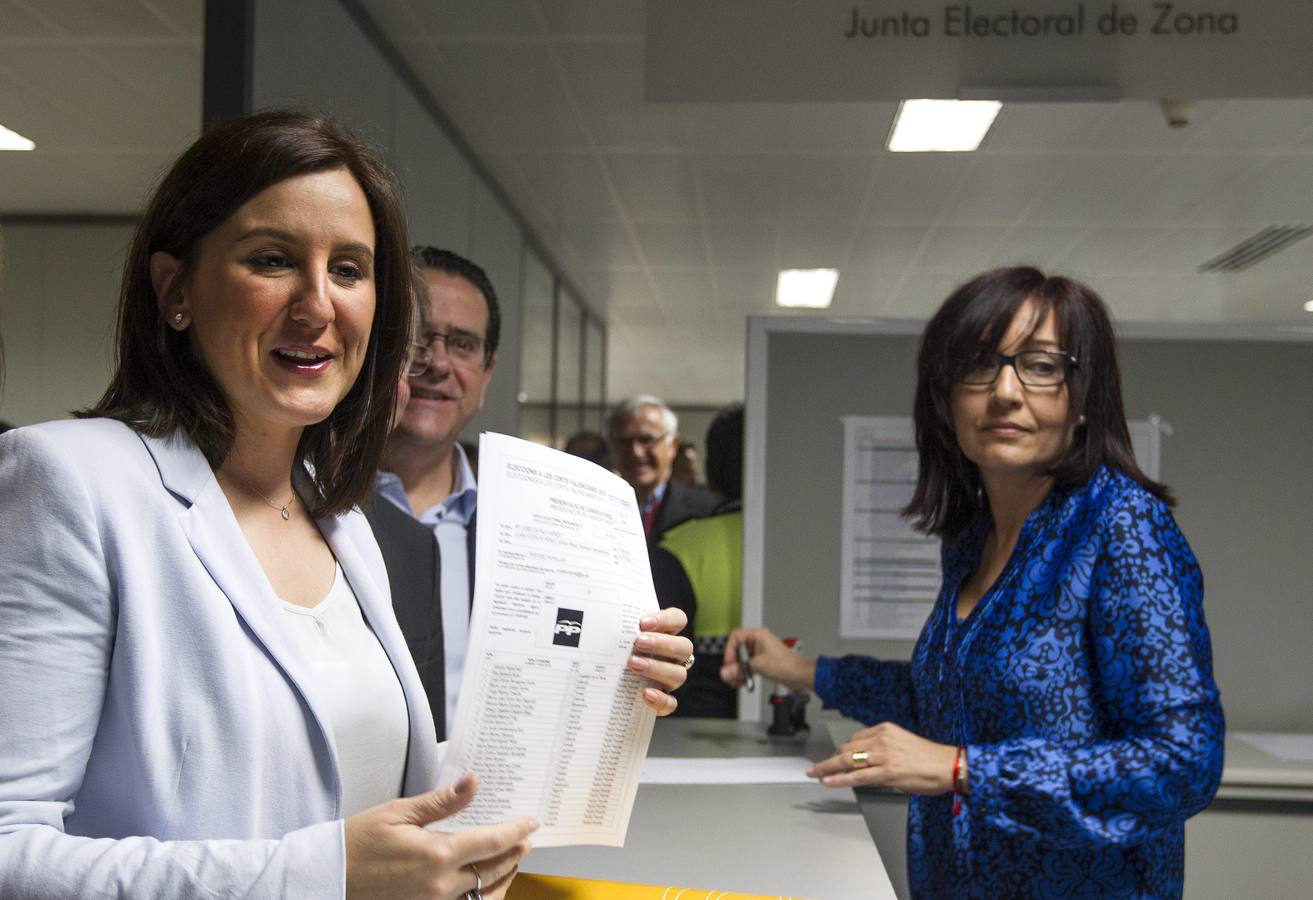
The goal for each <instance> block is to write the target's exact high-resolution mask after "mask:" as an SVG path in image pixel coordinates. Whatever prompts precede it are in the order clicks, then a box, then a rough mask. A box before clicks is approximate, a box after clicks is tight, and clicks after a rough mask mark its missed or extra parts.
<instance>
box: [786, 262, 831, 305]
mask: <svg viewBox="0 0 1313 900" xmlns="http://www.w3.org/2000/svg"><path fill="white" fill-rule="evenodd" d="M838 283H839V270H838V269H781V270H780V277H779V278H778V279H777V280H776V282H775V304H776V305H777V306H805V307H808V308H810V309H825V308H826V307H828V306H829V305H830V301H831V300H833V299H834V286H835V285H836V284H838Z"/></svg>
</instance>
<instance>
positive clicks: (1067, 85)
mask: <svg viewBox="0 0 1313 900" xmlns="http://www.w3.org/2000/svg"><path fill="white" fill-rule="evenodd" d="M646 38H647V46H646V68H647V99H648V100H650V101H657V102H660V101H676V102H704V101H705V102H734V101H776V102H806V101H827V100H834V101H861V100H902V99H907V98H915V97H930V98H934V97H946V98H955V97H974V98H986V97H991V96H992V98H993V99H1000V100H1021V99H1034V100H1044V99H1051V100H1069V99H1106V100H1112V99H1117V98H1119V97H1121V98H1144V99H1160V98H1163V97H1178V98H1188V99H1203V98H1223V97H1293V96H1308V95H1313V65H1310V64H1309V61H1308V54H1309V49H1308V48H1309V47H1310V46H1313V3H1310V2H1308V0H1294V2H1292V0H1092V2H1063V0H1012V2H1007V0H1002V2H1000V0H975V2H970V3H964V2H943V0H938V2H918V0H903V2H897V0H894V2H890V0H877V2H857V3H854V2H852V0H647V29H646Z"/></svg>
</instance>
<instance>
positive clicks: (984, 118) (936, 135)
mask: <svg viewBox="0 0 1313 900" xmlns="http://www.w3.org/2000/svg"><path fill="white" fill-rule="evenodd" d="M1002 108H1003V104H1002V103H999V102H998V101H997V100H904V101H903V102H902V103H900V104H898V115H896V116H894V127H893V128H892V129H891V130H890V132H889V142H888V143H887V144H885V147H887V148H888V149H889V150H891V151H893V152H894V153H943V152H954V151H958V152H960V151H969V150H975V149H976V148H977V147H979V146H980V142H981V141H983V140H984V139H985V135H986V134H987V133H988V132H989V126H991V125H993V124H994V117H995V116H997V115H998V111H999V110H1000V109H1002Z"/></svg>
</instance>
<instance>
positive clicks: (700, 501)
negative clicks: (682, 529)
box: [647, 481, 716, 547]
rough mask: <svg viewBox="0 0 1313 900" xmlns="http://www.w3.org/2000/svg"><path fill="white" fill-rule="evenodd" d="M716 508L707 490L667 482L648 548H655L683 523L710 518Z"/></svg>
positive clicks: (675, 482)
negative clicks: (666, 535)
mask: <svg viewBox="0 0 1313 900" xmlns="http://www.w3.org/2000/svg"><path fill="white" fill-rule="evenodd" d="M715 508H716V498H715V497H714V496H712V493H711V491H709V490H707V489H706V488H704V487H701V486H697V485H695V486H693V487H689V486H688V485H684V484H680V483H679V482H678V481H668V482H666V495H665V496H664V497H662V498H661V506H660V508H659V509H657V517H656V524H655V525H654V526H653V528H652V536H651V537H650V538H649V539H648V542H647V543H648V546H649V547H655V546H656V545H657V543H658V542H659V541H660V540H661V535H663V534H665V533H666V532H667V531H669V530H670V529H672V528H674V527H675V526H676V525H678V524H680V523H681V522H687V521H688V520H689V519H700V518H702V517H703V516H709V515H711V511H712V510H713V509H715Z"/></svg>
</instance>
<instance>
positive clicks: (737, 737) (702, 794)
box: [521, 719, 903, 900]
mask: <svg viewBox="0 0 1313 900" xmlns="http://www.w3.org/2000/svg"><path fill="white" fill-rule="evenodd" d="M763 727H764V726H762V725H760V724H756V723H747V722H735V721H729V720H722V719H659V720H657V723H656V728H655V730H654V731H653V734H652V746H651V750H650V751H649V753H648V755H649V756H675V757H740V756H806V757H808V758H809V759H812V760H818V759H823V758H825V757H826V756H829V755H830V754H831V753H833V752H834V751H833V745H832V744H831V742H830V740H829V735H828V733H827V731H826V730H825V729H824V728H823V727H817V728H815V729H814V730H813V732H812V735H811V737H810V738H809V739H808V740H806V741H805V742H800V741H775V740H767V738H766V735H765V733H764V731H763ZM889 852H892V853H898V854H900V855H901V854H902V852H903V848H902V847H901V846H899V847H894V848H890V850H889ZM521 868H522V869H523V870H524V871H526V872H537V873H539V874H542V875H568V876H573V877H576V878H595V879H604V880H609V881H630V882H638V883H641V884H661V885H672V886H676V887H694V888H704V889H714V890H723V891H741V892H744V893H759V894H776V895H778V894H786V895H789V894H791V895H793V896H797V897H808V898H813V900H848V898H852V897H862V898H893V897H894V896H895V894H894V890H893V887H892V885H891V884H890V882H889V877H888V875H886V874H885V870H884V864H883V863H882V862H881V859H880V853H879V851H878V850H876V848H875V845H874V843H872V841H871V836H870V833H869V832H868V831H867V828H866V824H865V822H864V820H863V818H862V815H861V812H860V811H859V809H858V806H857V801H856V799H855V797H854V796H853V793H852V792H851V791H848V790H835V789H833V788H826V787H822V786H820V785H816V784H741V785H720V784H718V785H667V784H644V785H641V786H640V787H639V789H638V797H637V799H636V800H635V801H634V812H633V816H632V817H631V818H630V820H629V834H628V836H627V838H626V841H625V846H624V847H623V848H615V847H552V848H548V849H543V850H534V851H533V852H532V853H530V854H529V856H528V858H527V859H526V860H525V862H524V865H523V866H522V867H521Z"/></svg>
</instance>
